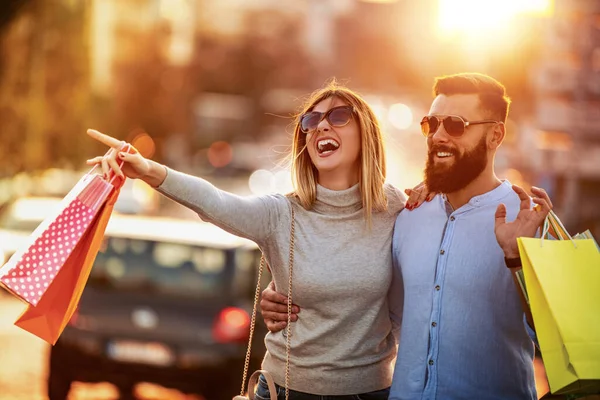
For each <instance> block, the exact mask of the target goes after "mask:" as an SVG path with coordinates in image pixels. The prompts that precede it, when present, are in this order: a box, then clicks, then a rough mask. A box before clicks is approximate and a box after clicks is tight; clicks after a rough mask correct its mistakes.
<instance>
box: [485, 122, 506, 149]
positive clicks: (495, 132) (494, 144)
mask: <svg viewBox="0 0 600 400" xmlns="http://www.w3.org/2000/svg"><path fill="white" fill-rule="evenodd" d="M505 136H506V125H505V124H504V122H498V123H497V124H495V125H494V129H492V133H491V135H490V141H489V142H488V143H489V145H490V147H491V148H492V149H497V148H498V147H500V145H501V144H502V142H503V141H504V137H505Z"/></svg>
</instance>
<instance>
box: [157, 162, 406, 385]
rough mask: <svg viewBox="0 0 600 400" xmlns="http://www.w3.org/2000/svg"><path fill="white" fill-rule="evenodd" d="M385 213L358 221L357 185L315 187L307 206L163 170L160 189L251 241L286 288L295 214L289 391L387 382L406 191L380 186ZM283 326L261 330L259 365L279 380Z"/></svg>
mask: <svg viewBox="0 0 600 400" xmlns="http://www.w3.org/2000/svg"><path fill="white" fill-rule="evenodd" d="M385 189H386V194H387V196H388V203H389V204H388V210H387V211H386V212H376V213H374V214H373V218H372V228H371V229H370V230H369V229H368V228H367V226H366V223H365V219H364V216H363V212H362V202H361V197H360V191H359V187H358V185H355V186H353V187H352V188H350V189H346V190H341V191H333V190H329V189H326V188H324V187H322V186H318V187H317V200H316V203H315V205H314V207H313V209H311V210H306V209H304V208H303V207H302V206H301V205H300V204H299V203H298V202H297V201H296V200H295V199H294V198H290V197H285V196H282V195H267V196H257V197H240V196H237V195H234V194H231V193H227V192H224V191H222V190H219V189H217V188H215V187H214V186H213V185H211V184H210V183H209V182H207V181H205V180H203V179H200V178H196V177H193V176H190V175H186V174H183V173H180V172H177V171H174V170H170V169H169V170H168V172H167V178H166V179H165V181H164V182H163V183H162V185H161V186H160V187H159V188H158V190H159V191H160V192H161V193H163V194H164V195H166V196H167V197H169V198H171V199H173V200H175V201H177V202H178V203H181V204H183V205H185V206H186V207H188V208H190V209H192V210H194V211H195V212H197V213H198V215H199V216H200V217H201V218H202V219H203V220H205V221H208V222H211V223H214V224H215V225H218V226H219V227H221V228H223V229H225V230H226V231H229V232H231V233H233V234H235V235H238V236H242V237H245V238H248V239H250V240H252V241H254V242H256V243H257V244H258V245H259V246H260V248H261V250H262V251H263V253H264V255H265V257H266V260H267V262H268V263H269V265H270V267H271V272H272V274H273V280H274V282H275V286H276V288H277V291H278V292H280V293H287V290H288V277H289V275H288V256H289V245H290V222H291V221H290V218H291V214H290V207H294V211H295V224H296V228H295V230H296V233H295V252H294V273H293V277H292V278H293V293H292V296H293V301H294V303H295V304H298V305H299V306H300V307H301V309H302V312H301V313H300V315H299V316H300V318H299V319H298V321H297V322H295V323H294V324H292V328H291V329H292V337H291V353H290V361H291V364H290V389H293V390H297V391H300V392H306V393H312V394H319V395H344V394H360V393H366V392H371V391H375V390H379V389H383V388H386V387H388V386H390V384H391V381H392V372H393V371H392V368H393V364H392V362H393V360H394V358H395V355H396V340H395V337H394V335H393V333H392V325H391V322H390V317H389V309H388V301H387V294H388V289H389V286H390V282H391V276H392V258H391V237H392V230H393V227H394V222H395V220H396V216H397V214H398V212H400V210H401V209H402V207H403V205H404V195H403V194H402V193H401V192H400V191H398V189H395V188H394V187H392V186H390V185H386V187H385ZM285 340H286V339H285V337H284V336H283V331H282V332H278V333H275V334H273V333H268V334H267V336H266V338H265V344H266V348H267V353H266V355H265V358H264V361H263V368H264V369H265V370H267V371H269V372H271V373H272V374H273V377H274V379H275V381H276V382H277V383H278V384H279V385H281V386H283V385H284V383H285Z"/></svg>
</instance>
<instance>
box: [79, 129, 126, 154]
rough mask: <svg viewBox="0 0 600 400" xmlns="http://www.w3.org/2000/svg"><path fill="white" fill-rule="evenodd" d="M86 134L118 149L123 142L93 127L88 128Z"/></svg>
mask: <svg viewBox="0 0 600 400" xmlns="http://www.w3.org/2000/svg"><path fill="white" fill-rule="evenodd" d="M87 134H88V135H89V136H90V137H91V138H92V139H96V140H97V141H99V142H100V143H104V144H105V145H107V146H108V147H112V148H113V149H115V150H120V149H121V147H122V146H123V142H122V141H121V140H118V139H115V138H114V137H112V136H108V135H105V134H104V133H102V132H98V131H97V130H95V129H88V130H87Z"/></svg>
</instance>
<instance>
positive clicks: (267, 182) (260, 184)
mask: <svg viewBox="0 0 600 400" xmlns="http://www.w3.org/2000/svg"><path fill="white" fill-rule="evenodd" d="M273 178H274V177H273V173H272V172H271V171H269V170H266V169H258V170H256V171H254V172H253V173H252V174H251V175H250V178H249V179H248V187H249V188H250V191H251V192H252V193H253V194H255V195H262V194H269V193H273V192H274V191H275V185H274V179H273Z"/></svg>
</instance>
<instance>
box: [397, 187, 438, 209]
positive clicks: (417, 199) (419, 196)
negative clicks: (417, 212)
mask: <svg viewBox="0 0 600 400" xmlns="http://www.w3.org/2000/svg"><path fill="white" fill-rule="evenodd" d="M404 193H406V195H407V196H408V200H406V209H408V210H414V209H415V208H417V207H419V206H420V205H421V204H423V203H424V202H425V201H431V200H433V198H434V197H435V196H436V194H437V193H435V192H430V191H429V189H428V188H427V185H426V184H425V182H421V183H419V184H418V185H417V186H415V187H414V188H412V189H406V190H404Z"/></svg>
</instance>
